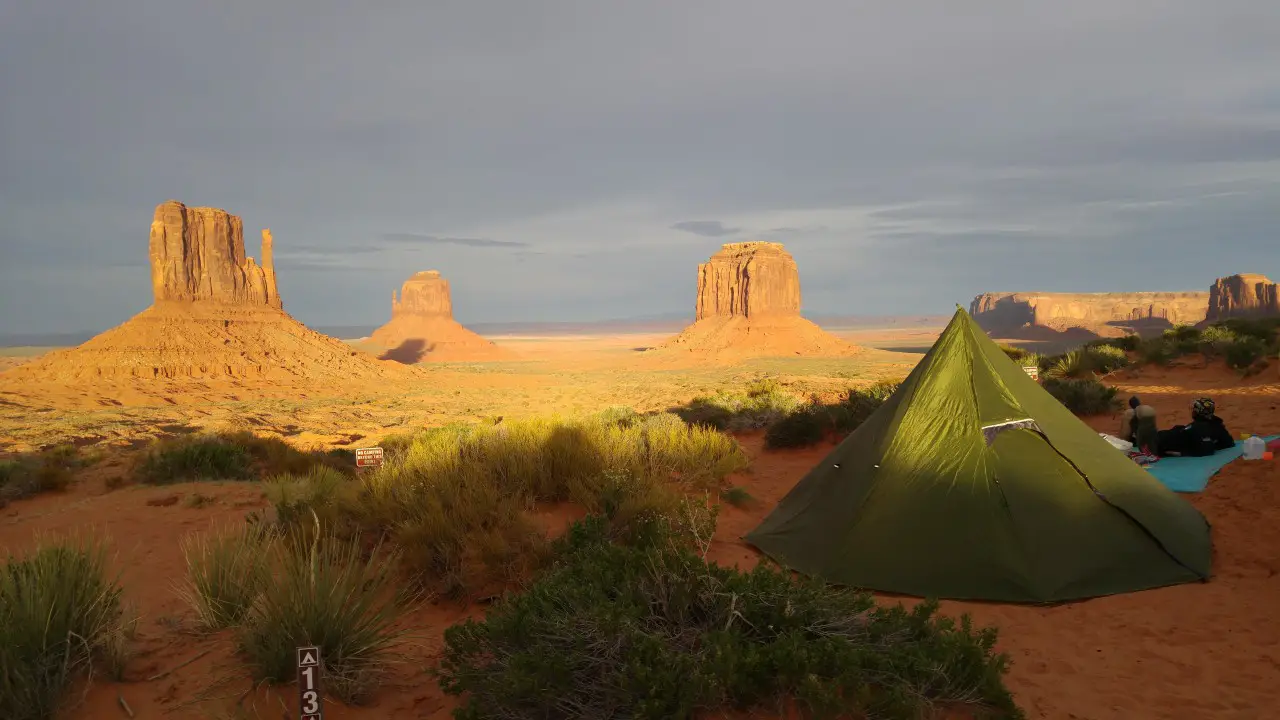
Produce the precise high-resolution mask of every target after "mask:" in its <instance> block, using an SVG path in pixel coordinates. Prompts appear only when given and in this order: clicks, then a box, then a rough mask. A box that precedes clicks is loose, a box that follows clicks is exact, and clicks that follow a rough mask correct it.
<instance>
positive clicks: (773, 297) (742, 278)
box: [695, 242, 800, 320]
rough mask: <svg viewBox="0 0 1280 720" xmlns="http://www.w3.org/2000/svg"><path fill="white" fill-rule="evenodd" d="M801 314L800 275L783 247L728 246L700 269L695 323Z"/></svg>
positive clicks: (741, 244) (757, 243)
mask: <svg viewBox="0 0 1280 720" xmlns="http://www.w3.org/2000/svg"><path fill="white" fill-rule="evenodd" d="M770 314H778V315H799V314H800V271H799V270H798V269H797V268H796V261H795V258H793V257H791V253H789V252H787V251H786V248H784V247H783V246H782V244H781V243H771V242H742V243H728V244H726V245H724V246H723V247H722V248H721V249H720V252H718V253H716V254H715V255H712V256H711V259H710V260H708V261H707V262H705V263H703V264H701V265H699V266H698V304H697V315H696V316H695V320H702V319H704V318H710V317H728V316H733V315H741V316H743V317H760V316H763V315H770Z"/></svg>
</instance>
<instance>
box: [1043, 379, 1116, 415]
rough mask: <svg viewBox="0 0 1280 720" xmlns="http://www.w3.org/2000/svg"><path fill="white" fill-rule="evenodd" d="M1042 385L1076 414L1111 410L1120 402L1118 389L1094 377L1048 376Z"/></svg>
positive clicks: (1090, 413)
mask: <svg viewBox="0 0 1280 720" xmlns="http://www.w3.org/2000/svg"><path fill="white" fill-rule="evenodd" d="M1042 387H1044V389H1045V390H1046V391H1048V393H1049V394H1050V395H1052V396H1054V397H1055V398H1057V399H1058V402H1060V403H1062V404H1063V405H1065V406H1066V407H1067V409H1068V410H1070V411H1071V412H1073V413H1075V414H1077V415H1099V414H1102V413H1108V412H1112V411H1114V410H1115V409H1117V408H1118V407H1119V404H1120V401H1119V400H1117V399H1116V394H1117V393H1118V392H1119V391H1118V390H1117V389H1116V388H1114V387H1111V386H1109V385H1104V384H1103V383H1102V382H1101V381H1099V380H1098V379H1096V378H1049V379H1046V380H1045V381H1044V383H1043V385H1042Z"/></svg>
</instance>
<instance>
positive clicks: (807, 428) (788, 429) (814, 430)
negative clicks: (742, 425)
mask: <svg viewBox="0 0 1280 720" xmlns="http://www.w3.org/2000/svg"><path fill="white" fill-rule="evenodd" d="M832 426H833V422H832V420H831V418H830V416H829V415H828V414H827V413H824V412H823V408H822V407H821V406H812V405H811V406H809V407H804V408H801V409H799V410H796V411H795V412H792V413H789V414H787V415H784V416H782V417H781V418H778V419H777V420H775V421H774V422H773V423H772V424H770V425H769V428H768V429H767V430H766V431H765V434H764V446H765V447H767V448H769V449H770V450H777V449H780V448H793V447H808V446H810V445H817V444H818V443H820V442H822V441H823V440H825V439H826V437H827V433H828V432H829V431H830V430H831V429H832Z"/></svg>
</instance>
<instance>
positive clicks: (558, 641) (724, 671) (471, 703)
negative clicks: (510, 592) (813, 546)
mask: <svg viewBox="0 0 1280 720" xmlns="http://www.w3.org/2000/svg"><path fill="white" fill-rule="evenodd" d="M605 527H606V524H605V523H604V522H602V521H600V520H599V519H595V518H588V519H587V520H585V521H583V522H580V523H578V524H577V525H575V527H574V529H573V530H571V531H570V533H569V535H568V536H567V541H566V548H567V549H566V550H565V551H564V552H563V554H562V556H561V560H560V563H559V564H558V565H557V566H556V567H555V568H554V569H553V570H551V571H550V572H549V573H548V574H546V575H544V576H543V577H542V578H541V579H539V580H538V581H537V582H536V583H535V584H534V585H533V586H532V587H530V588H529V589H528V590H527V591H526V592H524V593H522V594H520V595H515V596H508V597H506V598H504V600H503V601H501V602H500V603H499V604H498V605H497V606H495V607H494V608H493V609H491V610H490V611H489V612H488V613H487V614H486V616H485V618H484V620H482V621H476V620H468V621H465V622H463V623H461V624H459V625H455V626H453V627H451V628H449V629H448V630H446V631H445V649H444V657H443V660H442V662H441V665H440V668H439V675H440V683H441V687H442V688H443V689H444V690H445V691H446V692H448V693H450V694H453V695H459V696H463V697H464V698H465V699H464V700H463V702H464V704H463V705H462V707H461V708H459V710H457V711H456V712H455V717H458V718H462V719H467V718H471V719H476V720H478V719H479V718H494V717H505V718H530V719H533V718H546V717H558V718H583V719H586V718H592V719H596V718H653V719H655V720H657V719H659V718H660V719H662V720H668V719H672V718H692V717H696V716H697V715H698V713H699V712H700V711H704V710H711V709H719V708H730V707H737V708H752V707H765V708H767V707H776V706H777V705H778V704H779V702H780V701H781V700H782V699H784V698H792V699H794V700H795V701H796V702H798V703H799V704H800V705H801V706H802V707H804V708H805V709H807V710H808V711H809V713H810V714H812V715H814V716H817V717H834V716H836V715H838V714H839V715H850V714H858V716H862V714H865V715H866V716H868V717H895V718H896V717H901V718H907V717H923V716H924V714H925V712H926V711H927V710H929V709H930V708H932V707H933V706H935V705H948V706H950V705H964V706H967V708H968V709H970V710H971V711H972V714H973V715H974V716H977V717H984V716H985V717H991V718H1020V717H1022V715H1021V713H1020V711H1019V710H1018V708H1017V707H1016V705H1015V704H1014V702H1013V699H1012V697H1011V696H1010V694H1009V691H1008V690H1007V689H1006V688H1005V686H1004V684H1003V676H1004V674H1005V672H1006V670H1007V667H1008V659H1007V658H1006V657H1005V656H1003V655H1001V654H999V653H996V652H995V651H994V649H993V648H994V645H995V641H996V631H995V630H994V629H991V628H986V629H980V630H979V629H975V628H973V627H972V625H971V624H970V622H969V620H968V618H962V619H961V621H960V622H959V623H958V624H957V623H955V622H954V621H951V620H950V619H947V618H944V617H939V616H937V615H936V610H937V604H936V603H931V602H926V603H922V604H920V605H917V606H916V607H915V608H914V609H913V610H910V611H908V610H905V609H903V608H902V607H901V606H896V607H892V608H882V607H880V606H878V605H877V604H876V603H875V601H874V600H873V599H872V597H871V595H870V594H868V593H863V592H855V591H852V590H845V589H839V588H836V587H833V586H830V585H827V584H825V583H822V582H819V581H814V580H795V579H793V578H792V577H791V576H790V574H789V573H785V572H782V571H778V570H774V569H770V568H768V567H766V566H764V565H761V566H758V567H757V568H756V570H754V571H753V572H751V573H741V572H739V571H737V570H734V569H727V568H721V567H718V566H716V565H714V564H711V563H707V562H706V561H705V560H703V559H701V558H700V557H698V556H697V554H695V553H694V552H691V551H690V550H688V549H686V548H683V547H681V546H680V545H678V544H675V543H663V542H660V541H659V542H655V543H653V544H651V545H648V546H631V547H624V546H619V545H615V544H611V543H608V542H606V541H604V539H603V535H602V533H603V529H604V528H605Z"/></svg>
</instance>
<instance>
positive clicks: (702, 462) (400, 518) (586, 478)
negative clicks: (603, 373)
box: [300, 414, 747, 599]
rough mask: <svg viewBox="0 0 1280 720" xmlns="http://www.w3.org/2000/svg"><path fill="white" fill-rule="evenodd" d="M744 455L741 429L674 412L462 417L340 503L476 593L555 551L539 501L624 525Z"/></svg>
mask: <svg viewBox="0 0 1280 720" xmlns="http://www.w3.org/2000/svg"><path fill="white" fill-rule="evenodd" d="M384 447H385V445H384ZM746 464H747V459H746V455H745V454H744V453H743V451H742V448H741V447H740V446H739V445H738V443H737V441H736V440H734V439H733V438H731V437H729V436H727V435H724V434H722V433H720V432H717V431H715V430H712V429H710V428H707V427H702V426H696V425H695V426H690V425H687V424H686V423H685V422H684V421H682V420H681V419H680V418H679V417H676V416H674V415H671V414H658V415H651V416H644V417H641V418H628V419H625V420H623V421H619V420H618V419H617V418H616V417H615V418H607V417H601V416H599V415H597V416H589V417H585V418H578V419H566V418H542V419H529V420H516V421H505V422H502V423H499V424H497V425H477V426H454V427H451V428H440V429H435V430H430V431H426V432H423V433H419V434H418V435H417V436H415V437H414V438H413V439H412V440H411V441H410V442H408V443H406V444H404V445H402V446H401V447H400V449H398V450H397V451H396V452H394V453H388V456H387V460H386V464H385V465H384V466H383V467H381V468H379V469H378V470H376V471H374V472H372V473H370V474H369V475H368V476H367V477H365V478H364V479H363V481H362V483H361V484H360V486H359V489H360V492H359V493H358V494H356V495H355V496H354V499H347V500H343V501H341V502H339V503H337V504H336V508H337V510H338V511H339V512H340V513H341V514H343V515H344V516H345V518H346V520H345V521H346V522H349V523H350V524H351V525H353V526H355V527H359V528H362V529H364V530H366V531H368V532H369V533H372V534H375V535H380V534H386V535H389V536H390V537H391V538H392V539H393V540H394V542H395V543H396V545H397V546H399V547H400V548H402V549H403V551H404V561H405V566H406V568H408V570H409V571H410V573H411V575H412V576H413V577H414V579H415V580H416V581H417V582H418V584H419V585H420V586H421V587H423V588H424V589H427V590H430V591H432V592H436V593H442V594H446V595H450V596H456V597H466V598H470V599H477V598H483V597H489V596H492V595H496V594H499V593H501V592H502V590H504V589H505V588H507V587H509V586H511V585H513V584H519V583H521V582H523V581H524V580H526V579H528V578H529V577H531V575H532V574H533V572H534V571H536V570H537V569H538V568H540V567H542V565H543V564H544V563H545V562H546V561H547V559H548V558H549V549H548V544H547V541H546V533H545V531H544V530H543V529H542V528H541V527H540V526H539V525H538V524H537V523H536V522H534V521H533V520H532V519H531V518H530V517H529V515H528V510H529V509H530V508H531V507H532V506H533V505H534V504H535V503H538V502H543V503H556V502H572V503H575V504H577V505H580V506H582V507H585V508H587V509H588V510H589V511H600V512H607V513H608V514H609V515H610V517H611V521H612V522H614V523H615V524H616V525H617V532H618V533H619V534H620V535H625V534H629V533H632V532H640V530H637V528H641V529H642V526H643V525H644V523H645V522H647V520H645V519H646V518H651V517H658V516H662V515H664V514H669V513H670V512H672V511H673V508H675V507H676V506H677V504H678V499H679V492H678V491H686V490H692V489H707V488H713V487H714V488H718V486H719V483H720V481H721V480H722V479H723V478H724V477H726V476H727V475H729V474H730V473H732V472H735V471H737V470H741V469H742V468H744V467H746ZM306 506H307V503H305V502H304V503H302V504H301V505H300V507H306ZM317 514H318V515H320V516H322V517H323V516H324V513H322V512H318V513H317ZM330 519H331V520H332V519H333V518H332V516H330Z"/></svg>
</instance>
